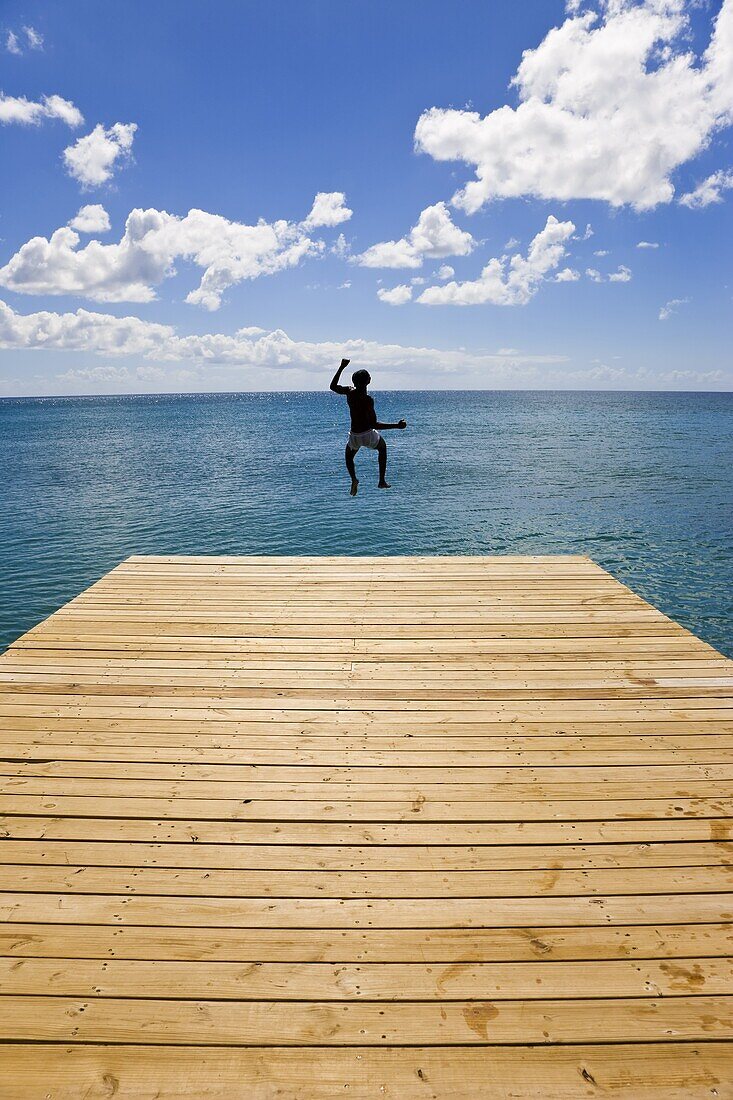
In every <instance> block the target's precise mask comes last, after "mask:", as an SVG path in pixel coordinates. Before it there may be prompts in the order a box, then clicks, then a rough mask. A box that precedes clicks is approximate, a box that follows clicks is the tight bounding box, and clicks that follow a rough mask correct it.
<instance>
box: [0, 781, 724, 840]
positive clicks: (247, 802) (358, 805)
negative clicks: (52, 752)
mask: <svg viewBox="0 0 733 1100" xmlns="http://www.w3.org/2000/svg"><path fill="white" fill-rule="evenodd" d="M636 793H637V797H633V798H626V799H618V798H617V799H613V798H606V799H603V800H597V801H594V800H591V799H578V800H573V799H569V798H568V799H563V800H559V801H550V800H548V799H546V798H541V799H538V800H537V801H531V802H530V801H519V800H514V799H511V800H504V801H501V802H498V801H496V802H490V803H485V802H481V801H476V802H474V801H468V802H448V801H444V800H440V801H432V802H431V801H428V800H427V799H426V798H425V797H424V795H422V794H421V793H420V792H416V794H415V797H414V798H413V799H412V800H411V801H398V800H396V801H394V802H392V801H390V802H377V801H375V800H374V798H373V797H372V795H369V794H368V795H367V798H366V800H365V801H362V802H357V801H355V800H352V799H350V798H345V799H344V800H343V801H341V802H337V801H334V800H328V799H316V798H313V799H310V800H309V801H307V802H304V801H302V800H298V799H297V798H292V799H287V800H286V799H280V800H278V799H267V798H261V799H255V798H247V799H242V798H216V799H212V798H209V799H206V798H186V797H185V796H184V794H183V793H182V792H181V793H176V794H172V795H171V796H170V797H168V798H155V797H148V798H145V797H140V798H135V797H113V796H111V795H108V796H105V797H99V796H97V795H51V794H45V795H44V794H8V795H3V794H0V816H1V815H3V814H8V815H16V814H20V815H23V816H26V815H29V814H30V815H35V814H41V815H43V816H47V815H48V814H52V815H54V816H59V817H131V818H150V819H155V818H158V819H162V820H168V819H174V820H175V819H177V820H183V821H189V820H191V819H193V818H203V819H208V820H212V821H247V820H250V821H251V820H255V821H341V822H349V821H355V822H356V821H359V822H375V823H383V822H407V821H416V820H418V819H419V820H422V821H431V822H433V821H434V822H452V821H460V822H478V821H491V822H501V821H514V822H527V821H543V822H544V821H568V822H570V821H614V820H617V821H633V820H637V821H647V822H648V821H649V820H651V819H656V820H661V819H665V818H691V817H699V818H705V819H711V818H721V819H723V820H726V821H728V820H730V819H731V818H733V800H731V799H730V798H721V797H720V796H718V795H712V796H710V797H703V796H702V795H695V796H692V797H681V796H680V797H671V798H667V797H663V798H647V799H645V800H644V803H643V806H642V805H640V802H639V798H638V792H636ZM723 839H724V838H723Z"/></svg>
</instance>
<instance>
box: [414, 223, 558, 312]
mask: <svg viewBox="0 0 733 1100" xmlns="http://www.w3.org/2000/svg"><path fill="white" fill-rule="evenodd" d="M574 232H575V226H574V225H573V223H572V222H570V221H568V222H561V221H558V220H557V218H555V217H553V215H552V214H551V215H550V216H549V218H548V219H547V223H546V224H545V227H544V229H541V230H540V232H539V233H538V234H537V235H536V237H534V239H533V240H532V241H531V243H530V245H529V248H528V250H527V255H526V256H522V255H521V254H520V253H517V254H516V255H514V256H512V257H511V259H510V258H509V257H507V256H502V257H500V258H494V259H491V260H489V262H488V264H486V266H485V267H484V269H483V271H482V272H481V274H480V275H479V277H478V279H472V280H468V281H467V282H462V283H458V282H455V281H451V282H448V283H444V284H443V285H442V286H430V287H428V288H427V289H426V290H424V291H423V292H422V294H421V295H420V297H419V298H418V299H417V300H418V302H420V303H421V304H422V305H429V306H442V305H456V306H467V305H482V304H484V303H487V302H488V303H491V304H492V305H499V306H514V305H525V304H526V303H527V302H528V301H529V300H530V298H533V297H534V295H535V294H536V293H537V291H538V290H539V287H540V284H541V283H542V282H543V281H544V280H545V277H546V276H547V275H548V273H549V272H550V271H554V270H555V268H557V267H558V266H559V264H560V262H561V260H562V259H563V257H564V256H565V253H566V244H567V241H568V240H569V239H570V237H571V236H572V235H573V233H574Z"/></svg>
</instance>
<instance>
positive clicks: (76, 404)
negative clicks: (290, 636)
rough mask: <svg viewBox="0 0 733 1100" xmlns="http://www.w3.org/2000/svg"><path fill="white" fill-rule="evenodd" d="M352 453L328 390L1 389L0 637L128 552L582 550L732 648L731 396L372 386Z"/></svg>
mask: <svg viewBox="0 0 733 1100" xmlns="http://www.w3.org/2000/svg"><path fill="white" fill-rule="evenodd" d="M376 399H377V410H378V414H379V415H380V417H381V418H382V419H390V420H391V419H398V418H399V417H400V416H405V417H406V418H407V420H408V421H409V428H408V431H406V432H390V433H388V434H387V440H388V443H389V445H390V475H391V481H392V483H393V488H392V489H391V490H390V491H389V492H379V491H377V488H376V480H377V476H376V473H377V472H376V455H374V454H372V453H369V452H362V453H361V454H360V455H359V457H358V459H357V467H358V468H359V470H360V477H361V487H360V492H359V496H358V497H357V498H356V499H355V500H352V499H351V498H350V497H349V496H348V485H349V483H348V479H347V477H346V473H345V470H344V468H343V445H344V440H345V436H346V428H347V417H346V409H345V402H344V400H343V398H338V397H336V396H334V395H332V394H329V393H324V394H313V393H305V394H295V393H291V394H226V395H219V394H206V395H183V396H163V397H157V396H145V397H95V398H81V399H77V398H66V399H56V398H47V399H40V400H39V399H24V400H13V399H9V400H7V399H6V400H3V401H0V471H1V476H2V500H1V501H0V503H1V505H2V507H1V508H0V646H4V645H7V644H8V643H9V642H11V641H12V640H13V639H14V638H15V637H17V636H18V635H19V634H20V633H21V632H22V631H24V630H26V629H28V627H30V626H32V625H33V624H34V623H36V622H38V621H39V620H40V619H42V618H44V617H45V616H46V615H48V614H49V613H50V612H52V611H53V610H54V609H55V608H57V607H58V606H59V605H60V604H62V603H64V602H65V601H66V600H68V599H70V598H71V597H72V596H74V595H76V594H77V593H78V592H79V591H80V590H81V589H82V588H84V587H86V586H87V585H88V584H90V583H91V582H92V581H94V580H95V579H96V578H97V577H99V576H100V575H101V574H102V573H104V572H106V571H107V570H108V569H110V568H111V567H112V566H113V565H115V564H116V563H117V562H119V561H120V560H121V559H122V558H125V557H127V556H128V555H129V554H139V553H156V554H175V553H185V554H193V553H202V554H205V553H229V554H239V553H241V554H249V553H258V554H336V553H338V554H365V553H366V554H411V553H416V554H417V553H419V554H425V553H428V554H431V553H432V554H464V553H470V554H477V553H485V554H506V553H520V554H532V553H541V554H550V553H575V554H577V553H583V554H589V555H591V556H592V557H593V558H595V560H596V561H598V562H599V563H600V564H601V565H603V566H605V568H607V569H609V570H610V571H611V572H612V573H614V574H615V575H616V576H617V577H619V578H620V579H621V580H623V581H625V582H626V583H628V584H630V585H631V586H632V587H633V588H635V589H636V590H637V591H638V592H640V593H641V594H642V595H643V596H645V597H646V598H647V599H649V600H651V601H652V602H653V603H654V604H656V605H657V606H658V607H660V608H661V609H662V610H663V611H665V612H666V613H667V614H669V615H671V616H673V617H674V618H675V619H677V620H678V621H680V622H682V623H683V624H684V625H685V626H688V627H689V628H690V629H692V630H694V631H695V632H696V633H698V634H699V635H700V636H701V637H703V638H705V639H706V640H707V641H709V642H712V643H713V644H714V645H716V646H718V647H719V648H720V649H722V650H723V651H724V652H726V653H728V654H731V655H733V528H732V524H731V518H732V517H733V478H731V458H732V457H733V394H645V393H559V392H556V393H547V392H535V393H519V392H513V393H506V392H500V393H496V392H481V393H475V392H471V393H461V392H450V393H444V392H440V393H438V392H432V393H385V394H382V395H379V394H377V395H376Z"/></svg>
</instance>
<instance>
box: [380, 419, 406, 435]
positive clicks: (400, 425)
mask: <svg viewBox="0 0 733 1100" xmlns="http://www.w3.org/2000/svg"><path fill="white" fill-rule="evenodd" d="M375 427H376V428H379V430H380V431H382V432H383V431H387V430H388V429H390V428H400V429H403V428H406V427H407V421H406V420H398V421H397V423H396V424H380V423H379V421H377V423H376V425H375Z"/></svg>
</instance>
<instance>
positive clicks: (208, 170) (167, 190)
mask: <svg viewBox="0 0 733 1100" xmlns="http://www.w3.org/2000/svg"><path fill="white" fill-rule="evenodd" d="M711 36H714V37H713V40H712V41H713V44H712V47H711V46H710V43H711ZM706 50H708V53H707V54H706V53H705V51H706ZM524 51H529V52H528V53H525V61H524V62H523V68H522V70H520V71H519V79H518V80H516V79H514V78H515V77H516V76H517V73H518V69H519V66H520V63H521V62H522V55H523V53H524ZM513 80H514V82H513ZM512 82H513V83H512ZM0 90H1V91H2V96H1V97H0V143H1V145H2V164H3V171H2V174H1V175H0V301H2V303H4V304H3V306H2V307H0V395H3V394H4V395H26V394H29V395H31V394H67V393H69V394H70V393H125V392H149V391H150V392H155V391H164V392H165V391H171V390H176V391H177V390H194V391H198V390H249V389H257V390H262V389H267V390H269V389H313V388H319V387H321V386H323V385H324V384H327V383H328V380H329V378H330V374H331V373H332V370H333V367H334V364H335V363H337V362H338V359H339V358H340V355H341V353H342V350H343V351H344V353H345V354H347V355H350V357H351V358H352V359H353V361H354V365H355V367H356V366H362V365H364V366H367V367H369V369H370V370H371V371H372V373H373V375H374V377H375V383H376V384H377V385H379V386H380V387H381V388H388V387H389V388H401V387H404V388H463V387H469V388H495V387H500V388H580V389H595V388H604V389H605V388H612V389H683V390H689V389H722V390H729V389H731V388H733V387H732V385H731V383H732V382H733V368H732V365H731V352H730V346H731V336H732V335H733V333H732V331H731V328H732V326H731V304H732V302H731V299H732V297H733V284H732V280H731V271H730V254H731V247H730V242H731V239H732V233H731V230H732V229H733V218H732V217H731V201H732V200H733V149H732V147H731V129H730V124H731V119H732V118H733V0H723V2H720V0H717V2H716V0H712V2H711V3H709V4H704V3H699V0H698V2H695V3H690V4H686V3H684V2H683V0H607V2H606V3H600V4H599V3H589V4H586V3H583V2H572V0H571V2H570V3H569V4H564V3H562V2H555V0H523V2H522V3H521V4H517V3H515V2H514V0H493V2H491V3H489V2H487V0H484V2H482V3H478V2H474V0H464V2H462V3H461V4H457V5H450V6H449V5H445V4H444V3H440V4H438V3H432V2H429V0H428V2H421V3H419V4H418V3H403V4H395V3H394V2H384V0H369V2H367V0H353V2H350V3H344V2H343V0H339V2H337V0H318V2H316V0H300V2H295V0H288V2H284V0H268V3H265V4H263V3H254V2H241V0H240V2H226V0H219V2H218V3H217V4H216V5H203V4H199V3H192V2H188V0H176V2H175V3H174V2H172V0H170V2H166V0H162V2H159V3H155V4H149V3H146V4H142V3H136V2H134V0H125V3H124V4H115V5H112V4H99V3H94V2H88V3H87V2H80V0H68V2H66V3H64V4H59V3H53V4H51V3H33V2H28V3H15V2H5V3H2V4H0ZM53 97H60V98H53ZM433 109H434V110H433ZM319 193H320V194H321V195H322V196H324V197H322V199H321V200H320V206H318V207H317V209H316V211H315V212H314V213H313V214H312V215H311V217H310V220H309V219H308V215H309V212H310V211H311V208H312V207H313V202H314V197H315V196H316V195H317V194H319ZM84 207H89V208H91V209H90V210H87V211H86V214H85V215H84V216H82V217H81V219H80V220H78V221H76V222H75V218H77V215H78V212H79V211H80V209H81V208H84ZM100 208H101V209H100ZM134 210H142V211H148V212H149V213H148V214H147V215H144V216H143V215H139V216H133V218H132V219H131V221H130V223H129V225H128V230H127V234H126V231H125V225H126V221H127V219H128V216H129V215H130V214H131V212H132V211H134ZM190 211H194V212H195V211H200V212H202V213H201V214H196V213H194V214H190V213H189V212H190ZM259 219H263V224H262V225H261V226H260V227H259V229H256V228H255V229H252V228H251V227H257V224H258V220H259ZM70 222H71V223H75V225H76V226H77V228H70V227H69V223H70ZM107 225H109V228H107ZM588 226H590V227H591V228H590V229H587V227H588ZM248 227H249V228H248ZM414 227H417V229H414ZM59 231H61V232H60V233H59ZM54 233H56V234H57V235H56V237H55V238H54V240H53V242H51V238H52V235H53V234H54ZM94 242H98V244H95V243H94ZM121 242H122V243H121ZM389 242H392V244H390V243H389ZM532 242H534V244H533V243H532ZM640 242H647V244H648V245H653V246H656V247H642V248H640V247H638V245H639V243H640ZM512 257H515V259H514V260H513V259H512ZM482 272H483V274H482ZM202 279H203V283H202ZM413 280H416V281H413ZM187 298H189V301H186V299H187ZM420 299H422V300H420ZM79 311H81V312H79ZM660 316H661V319H660Z"/></svg>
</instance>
